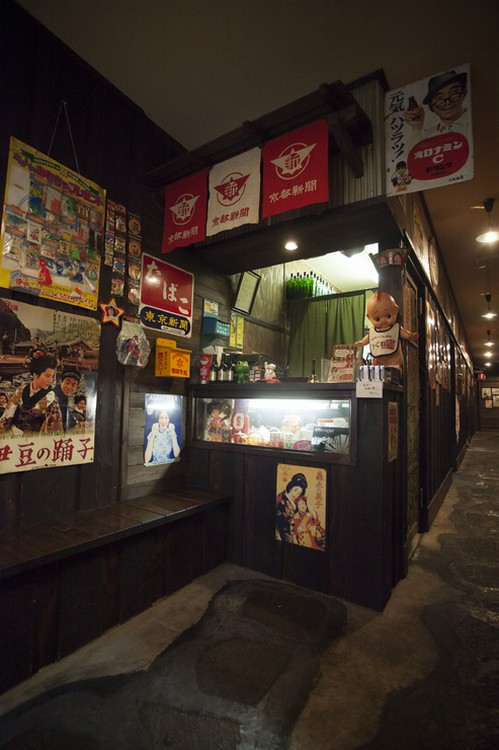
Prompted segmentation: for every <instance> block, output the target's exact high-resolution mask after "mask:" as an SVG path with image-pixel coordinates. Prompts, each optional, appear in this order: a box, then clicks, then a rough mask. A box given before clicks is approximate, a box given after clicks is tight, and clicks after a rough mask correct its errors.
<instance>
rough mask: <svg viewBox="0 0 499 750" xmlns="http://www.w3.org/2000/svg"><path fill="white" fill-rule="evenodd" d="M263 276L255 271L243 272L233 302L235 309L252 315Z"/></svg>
mask: <svg viewBox="0 0 499 750" xmlns="http://www.w3.org/2000/svg"><path fill="white" fill-rule="evenodd" d="M261 278H262V277H261V276H259V275H258V274H257V273H255V272H254V271H243V272H242V274H241V275H240V277H239V281H238V283H237V289H236V293H235V295H234V301H233V303H232V309H233V310H235V311H236V312H238V313H244V314H245V315H250V313H251V310H252V309H253V304H254V302H255V297H256V293H257V291H258V286H259V284H260V281H261Z"/></svg>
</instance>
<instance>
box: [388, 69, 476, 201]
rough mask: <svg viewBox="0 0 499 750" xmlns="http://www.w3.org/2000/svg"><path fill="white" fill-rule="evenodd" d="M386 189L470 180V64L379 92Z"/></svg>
mask: <svg viewBox="0 0 499 750" xmlns="http://www.w3.org/2000/svg"><path fill="white" fill-rule="evenodd" d="M385 141H386V194H387V195H397V194H400V193H410V192H415V191H418V190H427V189H428V188H433V187H441V186H443V185H450V184H454V183H459V182H464V181H465V180H471V179H473V174H474V169H473V135H472V129H471V90H470V66H469V65H460V66H456V67H455V68H453V69H452V70H446V71H443V72H442V73H438V74H437V75H434V76H431V77H430V78H424V79H422V80H421V81H417V82H416V83H411V84H409V85H407V86H401V87H400V88H398V89H394V90H393V91H389V92H388V93H387V94H386V96H385Z"/></svg>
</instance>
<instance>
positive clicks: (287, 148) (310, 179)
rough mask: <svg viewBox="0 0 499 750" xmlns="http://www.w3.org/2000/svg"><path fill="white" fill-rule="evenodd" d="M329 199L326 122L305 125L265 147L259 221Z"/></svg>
mask: <svg viewBox="0 0 499 750" xmlns="http://www.w3.org/2000/svg"><path fill="white" fill-rule="evenodd" d="M328 200H329V186H328V124H327V121H326V120H319V121H318V122H314V123H312V124H311V125H306V126H305V127H304V128H300V129H299V130H294V131H293V132H292V133H286V135H283V136H280V137H279V138H275V139H274V140H273V141H269V142H268V143H266V144H265V146H264V147H263V189H262V219H265V218H266V217H267V216H275V215H276V214H281V213H284V211H291V210H292V209H294V208H302V207H303V206H308V205H310V204H312V203H324V202H325V201H328Z"/></svg>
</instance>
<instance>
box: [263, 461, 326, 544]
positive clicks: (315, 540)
mask: <svg viewBox="0 0 499 750" xmlns="http://www.w3.org/2000/svg"><path fill="white" fill-rule="evenodd" d="M326 477H327V475H326V470H325V469H318V468H316V467H312V466H295V465H291V464H277V475H276V512H275V538H276V539H277V540H278V541H280V542H288V543H290V544H297V545H299V546H300V547H308V548H309V549H313V550H317V551H319V552H325V551H326V485H327V482H326Z"/></svg>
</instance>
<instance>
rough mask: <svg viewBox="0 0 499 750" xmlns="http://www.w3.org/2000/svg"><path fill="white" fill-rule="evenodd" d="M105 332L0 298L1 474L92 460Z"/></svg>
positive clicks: (83, 320)
mask: <svg viewBox="0 0 499 750" xmlns="http://www.w3.org/2000/svg"><path fill="white" fill-rule="evenodd" d="M100 330H101V327H100V323H99V322H98V321H97V320H95V319H94V318H88V317H85V316H83V315H73V314H71V313H67V312H59V311H56V310H51V309H48V308H44V307H40V306H34V305H29V304H25V303H22V302H14V301H12V300H5V299H0V336H1V339H0V345H1V346H0V474H6V473H11V472H17V471H28V470H30V469H41V468H49V467H56V466H57V467H62V466H72V465H75V464H84V463H91V462H92V461H93V460H94V439H95V409H96V393H97V372H98V367H99V342H100Z"/></svg>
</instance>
